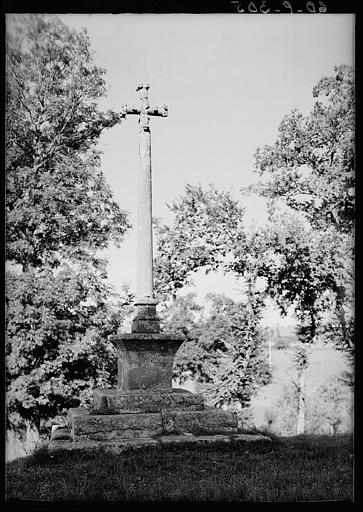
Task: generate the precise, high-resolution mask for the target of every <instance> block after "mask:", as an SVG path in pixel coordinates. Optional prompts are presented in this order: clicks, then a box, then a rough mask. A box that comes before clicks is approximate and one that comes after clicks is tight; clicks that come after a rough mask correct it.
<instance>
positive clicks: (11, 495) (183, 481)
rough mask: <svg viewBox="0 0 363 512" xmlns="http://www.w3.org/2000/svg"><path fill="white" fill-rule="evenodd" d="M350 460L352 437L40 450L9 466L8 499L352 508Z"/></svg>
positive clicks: (351, 470)
mask: <svg viewBox="0 0 363 512" xmlns="http://www.w3.org/2000/svg"><path fill="white" fill-rule="evenodd" d="M352 453H353V452H352V438H351V436H348V435H342V436H334V437H325V436H319V437H312V436H300V437H295V438H280V439H273V441H272V442H271V443H269V442H257V443H251V442H250V443H247V442H245V443H238V444H231V445H228V444H220V445H204V446H199V447H198V446H194V447H185V446H184V447H182V446H174V447H170V448H165V447H163V448H160V447H159V448H154V447H148V448H146V447H145V448H143V449H139V450H130V451H128V452H124V453H123V454H122V455H117V456H116V455H115V456H113V455H110V454H106V453H104V452H102V451H97V452H90V453H77V452H58V453H56V454H50V453H49V452H47V451H46V450H40V451H39V452H38V453H35V454H34V455H33V456H30V457H27V458H24V459H18V460H16V461H12V462H10V463H8V464H7V478H6V491H7V500H9V501H13V500H19V499H20V500H29V499H30V500H52V501H68V500H70V501H87V502H90V501H123V500H132V501H143V500H157V501H160V500H161V501H166V500H177V501H178V500H186V501H210V500H212V501H252V502H257V501H277V502H281V501H323V500H349V501H351V500H352V499H353V497H352V492H353V491H352V479H353V460H352V459H353V455H352Z"/></svg>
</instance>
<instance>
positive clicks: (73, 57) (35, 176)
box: [6, 14, 128, 270]
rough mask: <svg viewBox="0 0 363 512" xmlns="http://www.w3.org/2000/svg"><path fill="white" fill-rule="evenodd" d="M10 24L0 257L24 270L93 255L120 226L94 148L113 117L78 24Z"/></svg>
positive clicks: (117, 236)
mask: <svg viewBox="0 0 363 512" xmlns="http://www.w3.org/2000/svg"><path fill="white" fill-rule="evenodd" d="M8 21H9V28H8V33H7V46H6V211H7V215H6V228H7V229H6V239H7V240H6V241H7V244H6V248H7V258H8V259H9V260H10V261H12V262H14V263H17V264H19V265H21V266H22V267H23V269H24V270H26V269H27V268H28V267H29V266H32V267H37V266H41V265H43V264H48V265H50V266H52V267H56V266H57V265H59V264H60V261H62V260H63V259H64V258H76V259H79V258H80V257H83V258H85V259H88V258H91V259H92V258H94V251H95V249H103V248H105V247H106V246H107V244H108V243H109V241H110V240H112V241H113V242H115V243H116V244H118V243H120V241H121V240H122V237H123V235H124V233H125V230H126V228H127V227H128V224H127V221H126V213H125V212H124V211H122V210H121V209H120V208H119V207H118V205H117V204H116V203H115V201H114V200H113V198H112V192H111V190H110V187H109V186H108V185H107V183H106V181H105V178H104V175H103V172H102V171H101V169H100V152H99V151H97V150H96V147H95V144H96V142H97V140H98V138H99V135H100V133H101V131H102V130H103V129H104V128H107V127H111V126H113V125H115V124H116V123H118V122H120V119H121V118H120V116H119V115H118V114H116V113H113V112H108V113H107V114H104V113H103V112H101V111H99V109H98V107H97V100H98V98H99V97H101V96H102V95H103V94H104V93H105V85H104V84H105V81H104V75H105V71H104V70H103V69H101V68H99V67H97V66H95V65H94V64H93V60H92V52H91V50H90V45H89V39H88V36H87V34H86V32H85V31H84V32H81V33H77V32H76V31H73V30H70V29H69V28H68V27H67V26H66V25H64V24H63V23H61V22H60V21H59V20H58V19H57V18H54V17H51V18H49V17H47V18H45V17H43V16H39V15H34V14H31V15H22V16H20V17H16V18H15V19H14V18H13V17H10V18H9V19H8Z"/></svg>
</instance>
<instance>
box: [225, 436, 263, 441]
mask: <svg viewBox="0 0 363 512" xmlns="http://www.w3.org/2000/svg"><path fill="white" fill-rule="evenodd" d="M231 440H232V441H271V438H270V437H267V436H263V435H262V434H236V435H233V436H231Z"/></svg>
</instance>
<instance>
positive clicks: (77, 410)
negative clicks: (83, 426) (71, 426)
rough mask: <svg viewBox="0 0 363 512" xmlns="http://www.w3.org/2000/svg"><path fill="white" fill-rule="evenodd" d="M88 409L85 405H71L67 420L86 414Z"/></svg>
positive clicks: (70, 420)
mask: <svg viewBox="0 0 363 512" xmlns="http://www.w3.org/2000/svg"><path fill="white" fill-rule="evenodd" d="M88 415H89V411H88V410H87V409H86V408H85V407H73V408H71V409H68V421H69V422H72V421H73V418H78V417H79V416H88Z"/></svg>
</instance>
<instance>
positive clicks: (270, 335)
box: [268, 331, 272, 372]
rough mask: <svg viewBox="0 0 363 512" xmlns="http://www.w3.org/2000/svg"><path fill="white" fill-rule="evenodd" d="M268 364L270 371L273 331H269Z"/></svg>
mask: <svg viewBox="0 0 363 512" xmlns="http://www.w3.org/2000/svg"><path fill="white" fill-rule="evenodd" d="M268 366H269V369H270V372H271V371H272V331H270V332H269V336H268Z"/></svg>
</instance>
